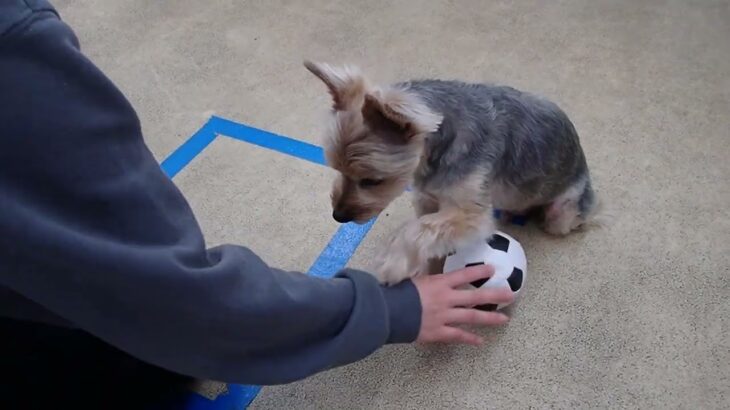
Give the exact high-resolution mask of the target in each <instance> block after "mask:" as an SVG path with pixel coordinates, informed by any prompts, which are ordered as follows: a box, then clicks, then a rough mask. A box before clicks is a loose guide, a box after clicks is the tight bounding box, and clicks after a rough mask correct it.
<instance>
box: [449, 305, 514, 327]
mask: <svg viewBox="0 0 730 410" xmlns="http://www.w3.org/2000/svg"><path fill="white" fill-rule="evenodd" d="M444 319H445V320H446V323H447V324H449V325H478V326H499V325H503V324H505V323H507V322H508V321H509V317H507V315H505V314H504V313H499V312H484V311H481V310H477V309H467V308H457V309H451V310H450V311H449V312H448V313H447V314H446V315H445V318H444Z"/></svg>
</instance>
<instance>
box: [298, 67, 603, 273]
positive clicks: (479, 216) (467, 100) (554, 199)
mask: <svg viewBox="0 0 730 410" xmlns="http://www.w3.org/2000/svg"><path fill="white" fill-rule="evenodd" d="M304 65H305V66H306V68H307V69H308V70H309V71H311V72H312V73H313V74H314V75H315V76H317V77H318V78H319V79H320V80H322V81H323V82H324V84H325V85H326V86H327V88H328V89H329V92H330V94H331V95H332V99H333V107H332V113H331V114H332V115H331V128H330V130H329V135H328V138H327V139H326V143H325V146H324V149H325V155H326V158H327V162H328V164H329V165H330V166H331V167H332V168H334V169H335V170H337V171H338V172H339V175H338V176H337V178H336V180H335V182H334V187H333V190H332V207H333V213H332V216H333V217H334V219H335V220H337V221H338V222H341V223H345V222H350V221H354V222H357V223H364V222H367V221H368V220H369V219H371V218H373V217H374V216H376V215H378V214H379V213H380V212H381V211H382V210H383V209H385V207H386V206H387V205H388V204H389V203H390V202H391V201H393V199H395V198H396V197H397V196H399V195H400V194H401V193H402V192H403V191H404V190H405V189H406V188H407V187H408V186H411V188H412V190H413V193H414V207H415V209H416V218H414V219H413V220H411V221H408V222H406V223H405V224H404V225H403V226H402V227H401V228H400V229H399V230H397V231H396V232H395V233H394V235H393V237H392V239H391V240H390V241H389V243H388V244H387V247H386V248H385V249H384V254H383V257H382V260H381V261H380V264H379V267H378V268H377V274H378V275H379V279H380V280H381V281H382V282H384V283H388V284H395V283H398V282H400V281H402V280H404V279H406V278H409V277H412V276H415V275H418V274H421V273H426V272H428V270H429V261H432V260H435V259H436V260H438V259H439V258H443V257H445V256H446V255H447V254H448V253H449V252H452V251H453V250H454V249H455V248H456V247H457V246H459V245H460V244H461V243H464V242H466V241H470V240H474V239H475V237H482V238H486V237H489V236H491V235H492V234H493V233H494V231H495V229H496V227H495V220H494V218H493V209H501V210H505V211H508V212H511V213H516V214H524V213H526V212H527V211H530V210H535V209H539V210H540V211H541V213H542V215H543V222H542V226H543V229H544V230H545V231H547V232H549V233H551V234H555V235H565V234H567V233H569V232H570V231H572V230H574V229H576V228H578V227H580V226H582V225H585V224H586V223H588V222H591V220H592V219H593V216H594V215H595V211H596V205H597V203H596V198H595V195H594V192H593V189H592V187H591V180H590V176H589V173H588V166H587V164H586V159H585V156H584V154H583V150H582V149H581V146H580V142H579V140H578V134H577V133H576V131H575V128H574V127H573V124H572V123H571V121H570V120H569V119H568V117H567V115H566V114H565V113H564V112H563V111H562V110H561V109H560V108H559V107H558V106H557V105H555V104H553V103H552V102H550V101H547V100H545V99H543V98H540V97H538V96H535V95H532V94H528V93H525V92H521V91H518V90H516V89H514V88H511V87H506V86H494V85H487V84H467V83H463V82H458V81H440V80H421V81H410V82H403V83H397V84H393V85H388V86H375V85H373V84H371V83H369V82H368V80H367V79H366V78H365V77H364V76H363V75H362V74H361V72H360V71H359V70H358V69H356V68H354V67H333V66H330V65H328V64H318V63H312V62H305V64H304Z"/></svg>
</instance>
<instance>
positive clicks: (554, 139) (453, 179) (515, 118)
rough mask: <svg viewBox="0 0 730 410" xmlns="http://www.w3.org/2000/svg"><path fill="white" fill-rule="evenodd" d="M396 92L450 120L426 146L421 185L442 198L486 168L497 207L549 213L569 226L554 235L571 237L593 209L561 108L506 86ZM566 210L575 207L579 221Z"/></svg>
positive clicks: (427, 85)
mask: <svg viewBox="0 0 730 410" xmlns="http://www.w3.org/2000/svg"><path fill="white" fill-rule="evenodd" d="M397 87H399V88H403V89H404V90H406V91H408V92H412V93H415V94H417V95H418V96H419V97H420V98H421V99H422V100H423V101H424V102H425V103H426V104H427V105H428V106H429V107H430V108H431V109H433V110H434V111H436V112H439V113H441V114H442V115H443V121H442V123H441V126H440V128H439V130H438V131H436V132H435V133H433V134H432V135H430V136H429V138H428V140H427V142H426V161H425V166H422V167H421V169H420V172H419V174H417V175H416V181H415V183H416V185H417V186H419V187H421V188H422V189H424V190H427V191H439V190H442V189H443V188H444V187H445V186H449V185H453V184H456V183H458V182H459V181H460V180H463V179H464V178H465V177H467V176H468V175H471V174H473V173H474V172H475V170H477V169H481V170H483V171H484V172H485V177H486V180H485V184H484V189H485V190H489V191H490V194H491V195H490V197H491V200H492V202H493V203H494V205H495V207H499V208H503V209H508V210H514V211H525V210H526V209H528V208H531V207H535V206H546V209H545V215H546V219H548V220H549V219H550V218H551V217H552V218H554V219H562V220H561V221H559V222H560V223H556V224H554V225H555V226H553V229H550V228H549V227H548V230H549V231H552V232H553V233H567V231H569V230H570V229H573V228H574V227H575V226H577V224H580V223H582V222H585V221H586V220H587V219H588V218H587V217H588V215H589V214H591V213H592V211H593V210H594V205H595V195H594V193H593V190H592V187H591V183H590V176H589V172H588V166H587V164H586V159H585V156H584V154H583V150H582V149H581V146H580V141H579V138H578V134H577V132H576V130H575V127H574V126H573V124H572V122H571V121H570V119H569V118H568V116H567V115H566V114H565V113H564V112H563V111H562V110H561V109H560V108H559V107H558V106H557V105H556V104H554V103H552V102H550V101H548V100H546V99H544V98H541V97H538V96H535V95H532V94H530V93H525V92H522V91H519V90H516V89H514V88H511V87H507V86H494V85H487V84H469V83H463V82H458V81H440V80H423V81H413V82H407V83H401V84H398V85H397ZM556 201H557V202H558V203H555V202H556ZM566 205H570V206H572V207H573V208H574V209H572V210H571V211H570V212H569V213H572V214H573V217H572V218H566V216H565V211H566V210H565V209H564V207H565V206H566ZM558 225H559V226H558ZM574 225H575V226H574Z"/></svg>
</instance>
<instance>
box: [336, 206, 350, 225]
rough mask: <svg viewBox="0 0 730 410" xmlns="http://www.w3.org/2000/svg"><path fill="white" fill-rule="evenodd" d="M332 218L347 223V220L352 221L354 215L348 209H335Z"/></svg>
mask: <svg viewBox="0 0 730 410" xmlns="http://www.w3.org/2000/svg"><path fill="white" fill-rule="evenodd" d="M332 218H334V219H335V221H337V222H339V223H341V224H343V223H346V222H350V221H352V219H353V218H352V215H350V214H349V213H347V212H346V211H342V210H339V209H335V210H334V211H332Z"/></svg>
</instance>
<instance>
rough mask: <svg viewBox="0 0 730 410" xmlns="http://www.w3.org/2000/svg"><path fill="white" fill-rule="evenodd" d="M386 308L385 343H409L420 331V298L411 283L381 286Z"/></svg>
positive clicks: (408, 281)
mask: <svg viewBox="0 0 730 410" xmlns="http://www.w3.org/2000/svg"><path fill="white" fill-rule="evenodd" d="M381 289H382V290H383V297H384V298H385V304H386V306H387V307H388V316H389V319H390V320H389V323H390V335H389V336H388V341H387V343H411V342H413V341H414V340H416V338H417V337H418V332H419V331H420V330H421V298H420V297H419V296H418V290H417V289H416V286H415V285H413V282H411V281H410V280H407V281H405V282H401V283H399V284H398V285H396V286H391V287H386V286H381Z"/></svg>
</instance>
